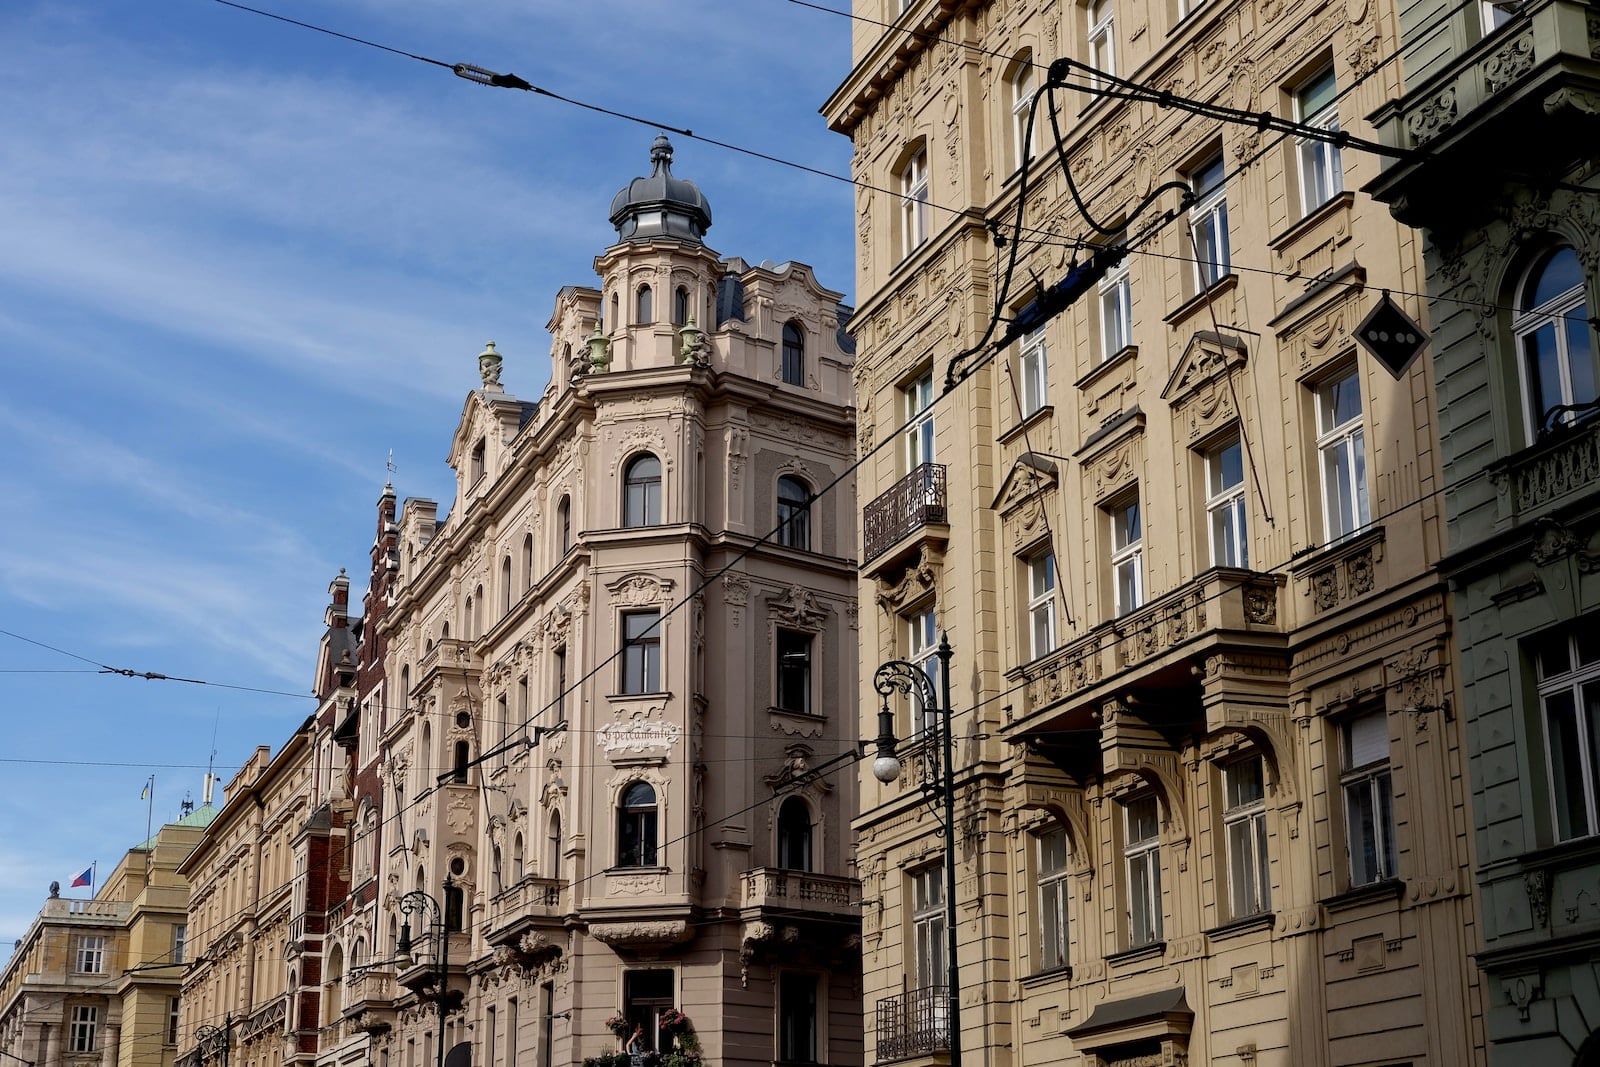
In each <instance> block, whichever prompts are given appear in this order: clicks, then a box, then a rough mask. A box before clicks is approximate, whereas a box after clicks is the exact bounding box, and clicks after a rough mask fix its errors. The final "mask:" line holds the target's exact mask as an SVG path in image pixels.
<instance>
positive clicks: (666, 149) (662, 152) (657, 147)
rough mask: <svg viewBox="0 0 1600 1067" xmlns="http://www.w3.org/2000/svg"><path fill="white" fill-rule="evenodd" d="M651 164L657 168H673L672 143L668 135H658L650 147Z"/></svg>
mask: <svg viewBox="0 0 1600 1067" xmlns="http://www.w3.org/2000/svg"><path fill="white" fill-rule="evenodd" d="M650 162H651V163H654V164H655V165H656V166H657V167H662V166H665V167H669V168H670V167H671V166H672V142H671V141H669V140H667V135H666V134H664V133H658V134H656V140H655V143H654V144H652V145H651V146H650Z"/></svg>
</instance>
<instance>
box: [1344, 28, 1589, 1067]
mask: <svg viewBox="0 0 1600 1067" xmlns="http://www.w3.org/2000/svg"><path fill="white" fill-rule="evenodd" d="M1400 26H1401V33H1402V39H1403V41H1404V43H1405V46H1406V58H1405V65H1406V85H1407V92H1406V94H1405V95H1404V96H1403V97H1401V98H1400V99H1399V100H1397V101H1395V102H1394V103H1393V104H1392V105H1390V106H1388V107H1386V108H1384V109H1383V111H1381V112H1380V113H1379V114H1378V115H1377V116H1376V118H1377V119H1378V121H1379V122H1380V123H1381V128H1382V130H1383V132H1384V134H1385V137H1386V139H1387V140H1388V141H1389V142H1390V143H1392V144H1395V145H1397V146H1399V147H1401V148H1405V149H1414V150H1417V151H1418V152H1419V153H1422V154H1421V155H1419V156H1418V157H1417V158H1415V159H1411V160H1404V161H1401V162H1397V163H1395V164H1394V165H1392V166H1390V167H1388V168H1386V169H1385V170H1384V171H1383V173H1382V174H1381V175H1379V176H1377V177H1376V178H1375V179H1374V180H1373V181H1372V183H1371V184H1370V185H1369V186H1368V188H1369V189H1371V190H1372V191H1373V192H1374V194H1375V195H1377V196H1378V197H1379V198H1381V199H1383V200H1385V201H1387V202H1388V203H1389V204H1391V205H1392V207H1393V209H1394V213H1395V215H1396V217H1398V218H1399V219H1401V220H1403V221H1405V222H1406V223H1408V224H1411V225H1415V226H1420V227H1422V228H1423V229H1424V231H1425V232H1426V234H1427V236H1428V242H1427V244H1426V246H1425V247H1426V251H1427V256H1426V275H1425V277H1426V282H1427V286H1426V287H1427V291H1428V293H1429V295H1430V297H1431V302H1430V308H1429V310H1430V318H1431V319H1432V321H1433V323H1434V335H1433V341H1432V348H1431V352H1430V355H1431V358H1432V361H1433V366H1434V369H1435V373H1436V375H1437V377H1438V383H1439V388H1438V392H1437V403H1438V409H1439V419H1440V423H1441V425H1442V426H1446V427H1448V428H1449V432H1448V433H1446V434H1445V435H1444V437H1443V442H1442V444H1443V450H1442V455H1441V460H1442V463H1441V466H1442V470H1443V474H1444V480H1443V489H1444V500H1445V502H1446V508H1447V513H1448V518H1449V525H1448V529H1449V548H1450V554H1449V556H1448V557H1447V559H1446V561H1445V571H1446V573H1447V574H1448V575H1449V576H1450V580H1451V582H1452V584H1453V585H1454V588H1455V624H1454V627H1453V630H1452V632H1453V636H1454V641H1455V643H1456V645H1457V647H1458V649H1459V663H1460V664H1461V672H1460V679H1459V683H1460V686H1459V690H1458V693H1459V701H1458V703H1457V714H1458V716H1459V717H1460V718H1461V719H1462V721H1463V723H1464V725H1465V727H1466V737H1467V739H1468V742H1469V747H1468V756H1469V759H1470V766H1471V778H1470V783H1469V784H1470V788H1471V796H1472V818H1473V827H1474V830H1475V833H1476V838H1477V845H1478V852H1477V869H1476V880H1477V884H1478V891H1479V893H1480V894H1481V902H1482V903H1481V908H1480V914H1481V917H1482V925H1481V927H1480V936H1479V939H1478V942H1477V943H1476V944H1474V945H1471V946H1469V947H1470V948H1471V949H1472V951H1473V952H1474V953H1475V956H1476V962H1477V965H1478V966H1480V967H1482V968H1483V971H1484V974H1485V976H1486V987H1485V996H1486V999H1487V1001H1488V1003H1489V1004H1490V1005H1491V1008H1490V1011H1489V1014H1488V1026H1487V1029H1488V1038H1489V1041H1490V1052H1491V1055H1490V1060H1491V1062H1493V1063H1501V1064H1533V1063H1539V1064H1551V1065H1558V1064H1596V1063H1600V1037H1596V1036H1595V1032H1596V1030H1597V1029H1600V976H1597V972H1596V967H1595V964H1596V960H1597V958H1600V957H1597V950H1596V947H1595V946H1596V937H1597V934H1600V890H1597V886H1600V853H1597V850H1596V847H1595V846H1596V843H1597V841H1600V807H1597V805H1600V749H1597V746H1600V727H1597V724H1600V719H1597V718H1596V716H1597V709H1600V646H1597V641H1596V636H1595V635H1596V634H1597V633H1600V576H1597V573H1596V572H1597V571H1600V566H1597V563H1596V561H1597V559H1600V557H1597V556H1596V554H1595V553H1596V548H1595V541H1596V534H1597V532H1600V483H1597V480H1596V479H1597V476H1600V422H1597V421H1596V420H1595V419H1594V414H1595V411H1596V400H1597V396H1600V393H1597V383H1600V364H1597V362H1596V331H1595V319H1594V315H1595V308H1596V307H1597V306H1600V305H1597V303H1596V301H1597V299H1600V281H1597V279H1600V182H1597V180H1596V177H1595V173H1596V158H1597V152H1596V143H1597V142H1596V134H1597V131H1600V120H1597V116H1600V70H1597V69H1596V66H1595V60H1594V57H1595V56H1596V55H1600V19H1597V17H1596V14H1595V11H1594V8H1592V7H1589V6H1587V5H1583V4H1573V3H1568V2H1565V0H1535V2H1532V3H1527V4H1519V5H1509V4H1508V5H1490V4H1474V5H1467V6H1464V7H1456V8H1450V9H1445V8H1433V7H1428V6H1423V7H1414V8H1406V9H1404V12H1403V14H1402V16H1401V23H1400Z"/></svg>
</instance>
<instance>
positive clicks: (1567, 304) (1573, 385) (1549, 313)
mask: <svg viewBox="0 0 1600 1067" xmlns="http://www.w3.org/2000/svg"><path fill="white" fill-rule="evenodd" d="M1567 256H1570V257H1572V260H1573V261H1574V265H1576V266H1577V269H1578V283H1577V284H1576V285H1574V286H1570V287H1569V288H1566V289H1563V290H1561V291H1560V292H1559V293H1556V294H1555V295H1554V296H1551V297H1549V298H1547V299H1546V300H1544V301H1543V302H1541V303H1540V304H1539V305H1538V306H1536V307H1524V305H1525V304H1526V303H1527V302H1528V301H1529V300H1531V299H1532V297H1533V290H1534V288H1535V287H1536V286H1537V284H1538V281H1539V279H1541V278H1542V277H1544V274H1545V272H1546V271H1548V270H1549V269H1550V268H1551V267H1552V266H1553V265H1554V264H1555V262H1556V260H1557V259H1559V258H1564V257H1567ZM1584 285H1585V279H1584V274H1583V265H1582V263H1581V262H1578V261H1577V252H1576V251H1575V250H1574V249H1573V248H1572V246H1570V245H1558V246H1556V247H1554V248H1552V249H1550V250H1549V251H1548V252H1547V253H1545V254H1544V255H1541V256H1540V257H1539V258H1538V259H1537V260H1536V261H1535V262H1534V263H1533V265H1532V266H1531V267H1529V269H1528V270H1527V271H1526V272H1525V273H1524V274H1523V276H1522V280H1521V285H1520V288H1519V290H1518V295H1517V307H1518V310H1517V311H1516V312H1514V313H1513V315H1512V318H1511V331H1512V333H1514V334H1515V335H1516V338H1517V373H1518V375H1519V377H1520V381H1521V384H1522V396H1523V407H1524V408H1525V410H1526V411H1527V435H1526V439H1527V442H1528V443H1529V444H1532V443H1533V442H1534V441H1536V440H1538V437H1539V432H1540V431H1541V430H1542V429H1543V428H1544V414H1545V411H1547V410H1549V408H1551V407H1554V406H1556V405H1557V404H1575V403H1583V402H1586V401H1589V400H1593V399H1594V397H1595V393H1596V386H1597V385H1600V372H1597V370H1596V367H1595V353H1594V336H1593V334H1592V332H1591V331H1590V328H1589V323H1588V321H1587V320H1588V318H1589V314H1588V297H1587V294H1586V293H1585V291H1584ZM1536 337H1545V338H1547V343H1548V344H1550V345H1551V347H1552V349H1553V355H1554V359H1555V364H1556V365H1555V368H1554V369H1555V371H1556V383H1555V385H1556V389H1555V390H1554V393H1553V395H1548V394H1547V395H1544V396H1535V395H1534V393H1535V380H1536V379H1537V378H1538V375H1537V374H1536V373H1535V372H1534V370H1533V367H1532V364H1533V362H1534V358H1533V357H1534V353H1533V352H1532V350H1531V348H1530V342H1532V341H1533V339H1534V338H1536ZM1575 341H1576V342H1578V343H1579V344H1581V345H1583V346H1584V348H1585V349H1587V351H1585V352H1582V353H1578V354H1577V356H1576V358H1575V356H1574V354H1575V352H1576V348H1575V345H1574V342H1575ZM1583 360H1587V361H1588V366H1587V368H1582V369H1585V370H1587V372H1588V375H1589V379H1590V380H1589V382H1588V383H1587V386H1588V392H1589V393H1590V395H1589V396H1581V395H1579V393H1580V390H1582V389H1583V386H1584V383H1581V382H1579V381H1577V380H1576V378H1575V371H1576V370H1578V369H1580V367H1581V363H1582V361H1583ZM1541 392H1543V390H1541ZM1572 417H1573V415H1572V413H1571V412H1568V413H1565V414H1564V416H1563V418H1562V421H1563V422H1570V421H1571V420H1572Z"/></svg>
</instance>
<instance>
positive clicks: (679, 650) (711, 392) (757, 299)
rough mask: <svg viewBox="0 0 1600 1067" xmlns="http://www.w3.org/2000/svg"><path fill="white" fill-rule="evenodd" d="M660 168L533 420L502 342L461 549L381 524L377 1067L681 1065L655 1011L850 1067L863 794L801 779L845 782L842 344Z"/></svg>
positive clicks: (361, 1020)
mask: <svg viewBox="0 0 1600 1067" xmlns="http://www.w3.org/2000/svg"><path fill="white" fill-rule="evenodd" d="M652 159H653V162H654V168H655V170H654V173H653V174H652V175H651V176H650V177H648V178H641V179H637V180H636V181H634V182H633V183H631V184H630V185H629V186H628V187H626V188H625V189H624V190H623V191H622V192H621V193H619V194H618V198H617V202H616V204H614V205H613V213H612V219H611V221H612V223H613V224H614V225H616V227H617V231H618V240H617V243H616V244H614V245H612V246H611V247H610V248H607V249H606V250H605V251H604V252H603V253H602V254H601V255H600V256H599V257H598V258H597V259H596V260H595V264H594V266H595V271H596V274H597V275H598V278H597V279H596V284H595V285H594V286H593V287H590V286H569V287H567V288H564V289H562V290H561V292H560V293H559V294H557V296H556V299H555V307H554V312H553V314H552V317H551V320H550V324H549V330H550V333H551V336H552V340H553V343H552V351H551V355H552V361H553V363H554V366H555V374H554V377H553V380H552V381H551V382H550V384H549V386H548V388H547V389H546V390H545V391H544V393H543V394H542V395H541V396H539V397H537V398H534V399H526V400H525V399H519V398H517V397H515V396H513V395H512V394H511V393H509V392H508V391H507V389H506V387H505V386H504V385H502V383H501V371H502V361H504V363H505V364H506V366H507V368H508V372H515V373H516V374H517V375H520V373H521V368H520V367H517V366H515V364H516V362H517V360H518V359H519V356H520V354H518V353H506V354H505V355H504V356H503V357H502V355H501V354H500V353H499V352H498V351H497V350H496V349H495V347H494V346H493V345H492V344H491V345H490V346H489V347H488V348H487V349H486V350H485V351H484V353H483V354H482V356H481V357H480V358H479V360H478V366H477V367H476V368H473V370H472V373H473V374H474V377H480V376H481V382H482V385H481V388H474V389H473V391H472V392H471V393H470V395H469V396H468V397H467V400H466V403H465V405H464V408H463V410H462V413H461V418H460V422H459V425H458V427H457V428H456V430H455V433H454V437H453V439H452V440H451V443H450V446H449V452H448V461H449V463H450V465H451V466H452V467H453V468H454V469H455V472H456V475H457V492H456V495H455V498H454V499H453V500H452V501H450V502H449V504H448V517H445V516H443V515H441V514H440V509H439V508H438V506H437V505H436V504H435V503H433V502H432V501H427V500H419V499H409V500H406V501H405V502H404V504H403V505H402V507H401V509H400V514H399V517H398V536H397V547H396V551H397V555H398V560H399V563H398V568H397V571H396V574H395V577H394V580H393V583H392V585H391V586H390V587H389V590H390V599H389V607H388V609H387V612H386V614H385V617H384V619H383V621H382V623H381V624H380V626H379V632H380V633H381V634H382V635H383V637H384V638H385V639H386V640H387V649H388V651H387V656H386V660H385V662H386V664H387V672H386V673H387V679H388V686H389V692H390V693H391V694H392V696H391V699H390V701H389V705H390V706H389V708H388V716H387V720H386V722H385V723H384V724H383V728H382V731H381V738H380V744H381V747H382V753H383V764H382V766H383V783H384V797H383V804H382V812H383V832H382V835H381V842H382V846H381V854H380V855H377V856H375V857H374V858H373V862H374V863H375V864H376V866H377V869H378V870H379V871H380V872H381V873H380V879H379V887H378V899H377V905H376V911H375V916H376V918H375V920H374V923H375V929H374V934H373V936H374V943H375V949H374V953H373V956H372V959H373V960H375V961H377V962H375V963H374V964H373V965H371V967H370V969H364V970H360V971H359V972H357V971H352V972H350V974H351V977H350V978H349V979H348V980H347V982H346V985H345V988H344V989H343V990H342V992H341V994H340V995H341V996H342V997H343V1003H344V1005H345V1008H344V1011H343V1015H344V1017H345V1018H346V1019H348V1020H352V1021H354V1022H356V1023H357V1024H358V1025H359V1026H361V1027H363V1028H365V1029H366V1030H367V1032H370V1033H371V1034H372V1035H373V1036H372V1042H371V1049H370V1061H371V1062H372V1063H375V1064H377V1065H378V1067H429V1065H431V1064H433V1063H434V1062H435V1061H436V1059H437V1057H438V1056H439V1055H440V1053H441V1052H448V1053H450V1054H453V1055H459V1054H463V1053H464V1051H465V1047H470V1055H471V1058H472V1062H473V1063H474V1064H478V1065H481V1067H511V1065H513V1064H524V1065H526V1064H538V1065H550V1064H576V1063H578V1062H580V1061H581V1060H583V1059H585V1058H588V1057H593V1056H597V1055H601V1054H611V1053H613V1052H615V1051H616V1050H617V1049H618V1048H619V1047H620V1042H619V1040H618V1038H617V1037H616V1036H614V1035H613V1033H612V1032H611V1030H610V1029H609V1028H608V1025H607V1020H608V1019H610V1018H611V1017H613V1016H621V1017H622V1018H624V1019H626V1020H627V1022H628V1025H629V1026H630V1027H631V1026H633V1025H641V1026H643V1028H644V1033H645V1038H644V1039H645V1041H646V1042H647V1043H649V1044H652V1045H654V1044H657V1043H658V1042H659V1043H660V1045H661V1048H662V1051H663V1052H665V1051H667V1041H666V1039H665V1038H661V1037H659V1032H658V1027H657V1021H658V1019H659V1018H660V1016H661V1015H662V1013H663V1012H664V1011H666V1010H667V1009H668V1008H677V1009H680V1010H681V1011H682V1012H684V1013H685V1014H686V1015H688V1016H689V1018H690V1019H691V1021H692V1022H693V1024H694V1026H695V1029H696V1031H697V1033H698V1039H699V1043H700V1046H701V1048H702V1050H703V1054H704V1056H705V1057H706V1061H707V1062H715V1063H727V1064H739V1063H744V1064H755V1063H762V1064H770V1063H772V1062H773V1061H775V1060H790V1061H804V1062H821V1063H831V1064H852V1063H859V1062H860V1055H861V1045H860V1041H861V1038H860V1034H861V1022H860V987H859V981H858V979H857V978H856V977H855V976H856V975H857V974H858V973H859V959H860V956H859V891H858V884H857V882H856V880H855V878H854V868H853V866H852V863H851V853H850V844H851V830H850V823H851V820H852V818H853V816H854V813H855V794H854V790H853V788H849V787H848V786H846V785H844V784H840V783H839V779H838V777H837V776H828V775H812V774H810V773H809V772H810V771H811V770H813V769H814V768H818V767H823V766H825V765H828V764H829V763H830V761H834V760H835V759H836V758H837V757H839V756H840V754H841V753H846V752H849V753H853V751H854V745H853V738H854V733H855V721H854V713H853V701H854V696H855V692H856V677H855V646H856V631H855V621H856V612H855V592H856V578H855V566H854V562H853V561H854V557H855V554H856V548H855V541H854V537H853V533H852V531H853V528H854V521H855V511H856V504H855V498H854V495H853V483H852V482H851V480H850V479H848V478H845V479H844V480H843V481H838V479H839V478H840V476H841V475H846V474H847V473H848V468H849V465H850V463H851V460H852V458H853V451H852V448H853V430H854V425H853V409H852V407H851V364H852V358H853V357H852V354H851V348H850V346H849V343H848V338H847V337H846V336H845V335H844V334H843V333H842V332H841V329H840V321H841V318H842V316H843V314H845V312H844V311H842V310H841V308H840V304H839V301H840V294H838V293H836V292H833V291H830V290H828V289H826V288H824V287H823V286H822V285H821V284H820V283H819V282H818V280H817V279H816V278H814V277H813V275H812V273H811V271H810V269H809V268H808V267H806V266H804V265H802V264H798V263H785V264H782V265H778V266H772V265H770V264H769V265H763V266H760V267H752V266H749V265H747V264H746V263H744V262H743V261H741V260H738V259H729V258H723V257H720V256H719V255H718V254H717V253H715V252H713V251H711V250H710V249H709V248H707V247H706V245H705V244H704V242H703V241H702V239H701V235H702V234H703V233H704V229H705V225H706V224H708V223H709V218H710V215H709V209H708V208H707V207H706V206H705V202H704V198H703V197H702V196H701V195H700V194H699V192H698V190H697V189H695V187H694V186H693V185H692V183H689V182H687V181H684V180H682V179H678V178H676V177H673V175H672V173H671V167H670V162H671V148H670V146H668V145H666V143H665V139H664V138H663V139H659V140H658V142H657V144H656V146H655V149H654V151H653V154H652ZM596 221H597V222H600V221H602V220H596ZM602 320H603V321H602ZM464 363H466V366H465V367H464V370H466V369H467V368H470V367H471V364H470V362H467V361H464ZM836 482H837V484H835V483H836ZM824 487H828V488H829V490H830V491H829V492H827V493H826V494H825V495H823V496H821V498H820V499H818V500H816V501H815V502H814V503H813V502H812V501H811V499H810V495H811V494H813V493H817V492H819V491H820V490H822V489H823V488H824ZM780 518H782V519H783V520H785V521H784V528H783V529H782V530H781V531H780V532H779V533H778V534H777V535H775V536H771V537H767V536H766V535H768V534H769V531H772V530H773V527H774V525H775V523H777V522H778V521H779V520H780ZM402 704H403V707H401V706H399V705H402ZM847 758H848V757H847ZM365 862H367V860H366V858H365V857H364V856H361V855H358V856H357V858H356V859H355V864H356V866H357V867H360V866H361V865H362V864H364V863H365ZM447 880H448V882H447ZM418 890H420V891H421V892H423V893H425V894H427V895H428V896H429V897H431V898H433V899H435V900H437V901H439V902H440V904H441V905H442V906H443V911H444V916H443V918H444V921H445V925H446V926H447V927H449V929H450V932H449V933H448V934H445V935H440V934H439V933H438V932H437V930H436V929H434V923H435V913H434V912H433V911H432V910H431V908H430V906H428V905H424V910H423V911H422V912H410V913H408V912H407V911H405V910H404V908H403V904H404V903H405V902H406V900H407V894H410V893H413V892H415V891H418ZM412 899H417V898H412ZM406 922H409V923H410V924H411V925H410V928H411V932H412V934H413V937H414V938H415V942H416V954H415V959H414V961H412V962H411V963H409V964H407V963H403V962H402V963H394V962H386V961H392V960H393V958H394V957H395V954H396V949H397V944H398V940H399V934H400V930H401V927H402V924H403V923H406ZM441 936H444V937H447V938H448V942H447V944H444V943H442V942H441ZM441 948H444V949H447V951H448V961H449V978H448V981H449V986H450V992H451V994H452V995H453V996H459V997H460V998H461V1007H460V1010H454V1009H452V1010H451V1011H450V1012H449V1014H448V1017H447V1019H446V1020H445V1022H444V1025H443V1034H442V1038H443V1046H442V1048H441V1046H440V1044H438V1042H439V1040H440V1037H441V1034H440V1020H439V1017H438V1012H437V1004H438V1001H437V999H436V993H435V990H436V988H437V983H436V981H435V975H436V967H437V964H438V961H439V952H440V950H441ZM330 951H334V952H337V951H339V945H338V943H337V939H336V940H335V944H334V947H333V948H332V949H331V950H330ZM345 952H346V954H347V956H348V952H349V946H345Z"/></svg>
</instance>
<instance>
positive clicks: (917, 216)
mask: <svg viewBox="0 0 1600 1067" xmlns="http://www.w3.org/2000/svg"><path fill="white" fill-rule="evenodd" d="M928 188H929V182H928V150H927V148H919V149H917V150H916V151H915V152H914V153H912V155H911V158H910V159H908V160H906V163H905V166H903V167H901V168H900V238H901V241H900V253H901V257H902V258H904V257H906V256H909V255H911V253H913V252H915V251H916V250H917V249H918V248H921V247H922V245H923V244H924V243H925V242H926V241H927V240H928Z"/></svg>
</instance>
